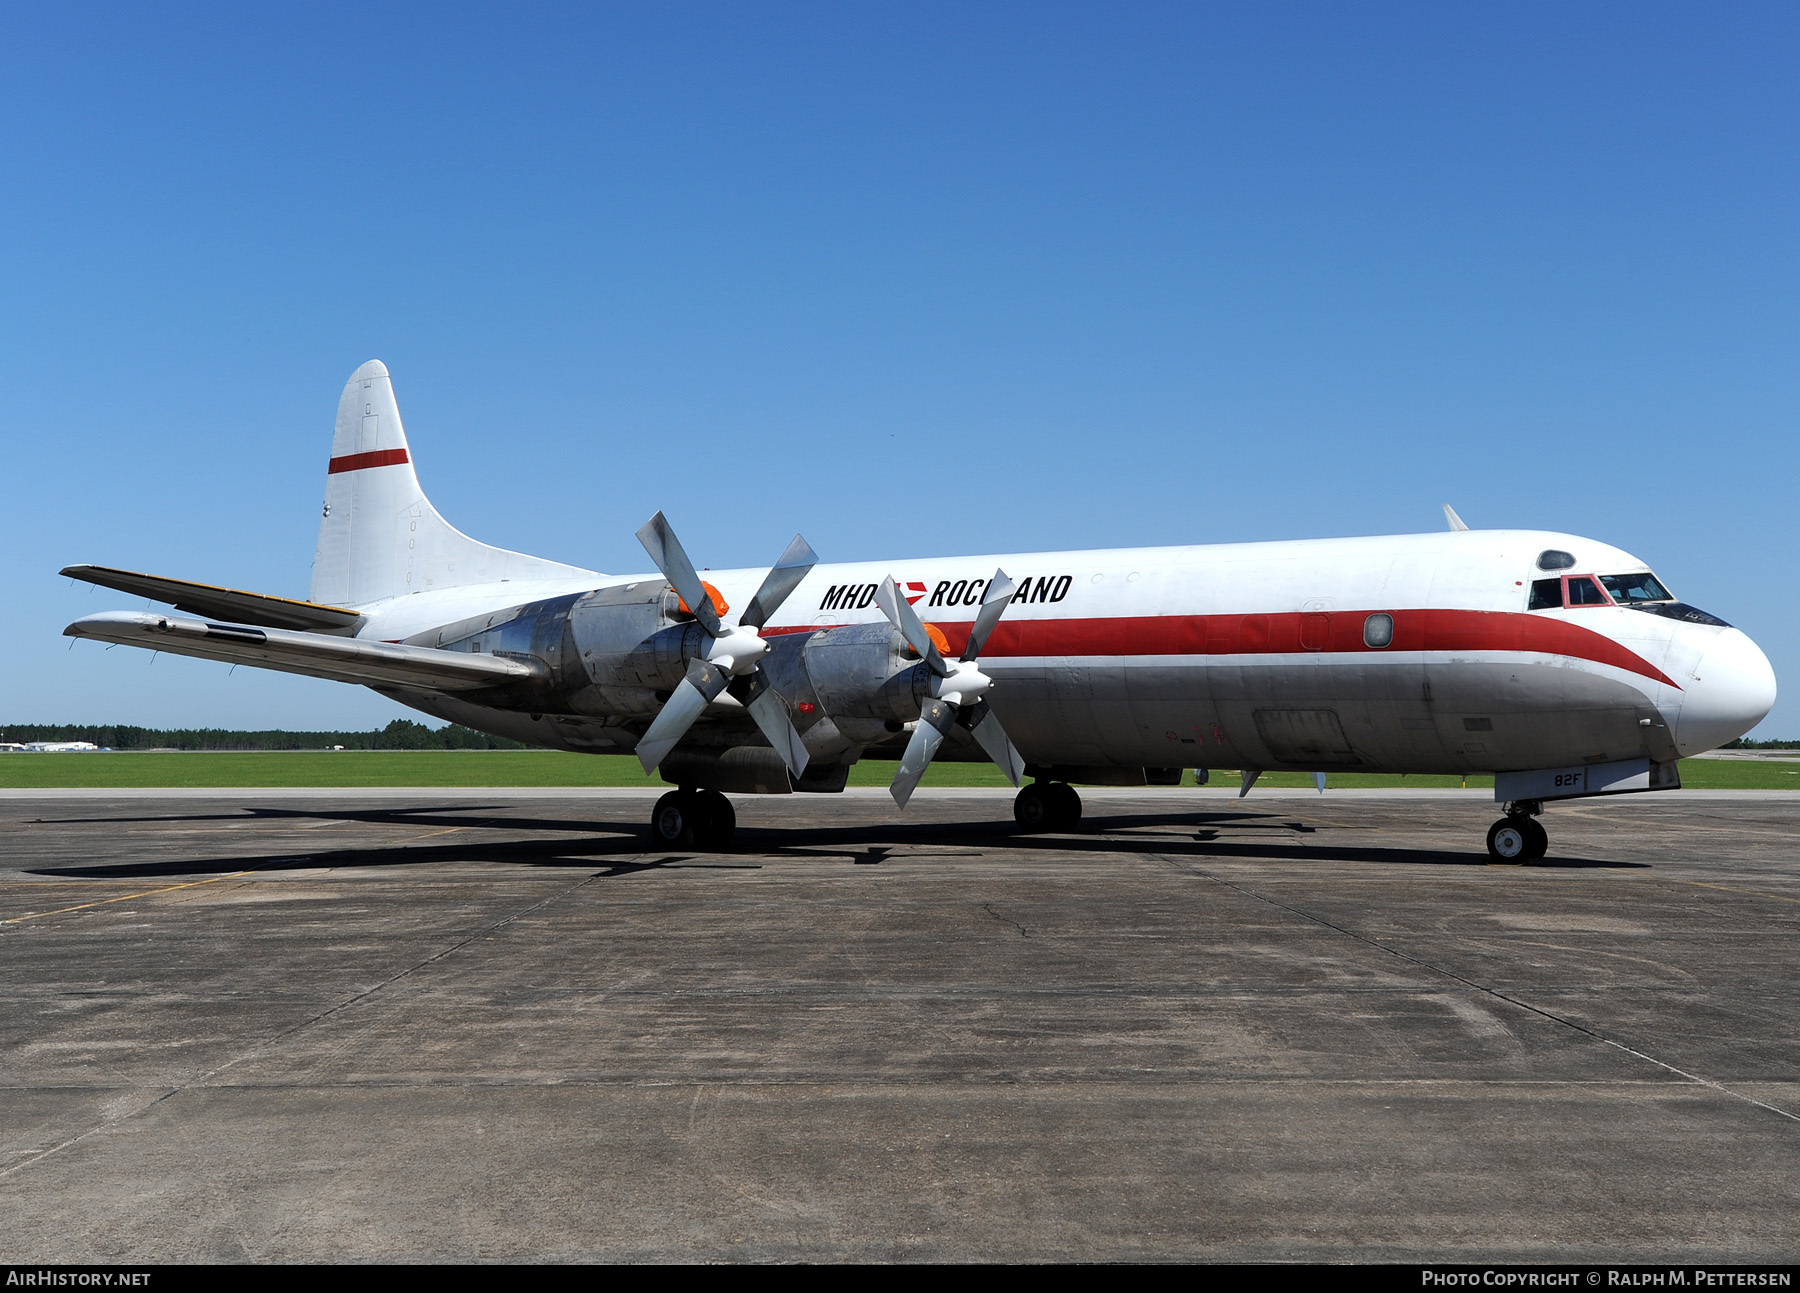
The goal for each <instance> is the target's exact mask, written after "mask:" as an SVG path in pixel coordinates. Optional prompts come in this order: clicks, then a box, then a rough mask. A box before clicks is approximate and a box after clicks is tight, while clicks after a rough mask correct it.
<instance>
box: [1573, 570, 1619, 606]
mask: <svg viewBox="0 0 1800 1293" xmlns="http://www.w3.org/2000/svg"><path fill="white" fill-rule="evenodd" d="M1568 583H1569V605H1570V606H1610V605H1611V604H1612V603H1611V602H1609V601H1607V600H1606V594H1605V593H1603V592H1601V591H1600V585H1599V584H1597V583H1595V582H1594V577H1593V576H1592V575H1570V576H1569V581H1568Z"/></svg>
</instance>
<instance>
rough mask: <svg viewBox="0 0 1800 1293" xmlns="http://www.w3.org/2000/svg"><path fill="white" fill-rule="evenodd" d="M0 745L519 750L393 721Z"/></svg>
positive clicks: (44, 732)
mask: <svg viewBox="0 0 1800 1293" xmlns="http://www.w3.org/2000/svg"><path fill="white" fill-rule="evenodd" d="M0 741H13V742H18V743H19V744H24V743H25V742H27V741H92V742H93V743H94V744H95V745H98V746H101V747H102V748H104V749H109V750H329V749H330V748H331V747H332V746H334V745H341V746H343V747H344V748H345V749H346V750H523V749H525V748H526V746H525V745H524V744H523V743H522V742H520V741H509V740H507V739H506V738H505V737H501V736H489V735H488V734H487V733H486V732H477V731H476V730H475V729H474V728H472V727H464V726H462V725H461V724H460V723H452V724H450V725H449V726H448V727H440V728H436V729H433V728H429V727H426V726H425V724H423V723H415V722H412V721H411V720H410V719H404V718H396V719H395V720H394V721H393V722H391V723H389V724H388V725H387V726H386V727H383V728H378V729H376V730H375V731H372V732H287V731H279V730H276V731H267V732H234V731H229V730H227V729H225V728H219V727H179V728H160V727H129V726H126V725H124V724H113V725H111V726H106V725H101V726H88V725H83V724H79V723H61V724H57V723H13V724H8V725H6V726H4V727H0Z"/></svg>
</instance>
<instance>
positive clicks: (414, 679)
mask: <svg viewBox="0 0 1800 1293" xmlns="http://www.w3.org/2000/svg"><path fill="white" fill-rule="evenodd" d="M63 636H64V637H72V638H93V639H96V640H97V641H101V642H117V643H120V644H122V645H124V646H135V647H144V648H146V649H148V650H151V651H168V652H171V653H172V654H175V655H191V656H198V657H199V658H200V659H202V660H222V661H225V662H227V663H230V664H245V665H252V666H255V667H256V668H258V669H279V670H281V671H282V672H284V673H302V674H307V675H309V676H310V677H314V678H329V679H331V680H332V681H334V682H350V683H360V684H363V685H364V686H370V687H412V688H422V689H424V690H427V691H473V690H477V689H479V688H482V687H499V686H506V685H508V684H511V685H519V684H529V683H534V682H541V681H547V680H548V679H549V676H550V670H549V668H548V667H547V666H546V665H545V664H544V662H543V661H541V660H536V659H532V658H530V657H521V656H497V655H478V654H474V653H471V652H467V651H443V650H440V649H439V648H437V647H416V646H401V645H399V644H398V643H393V642H361V641H357V640H356V639H354V638H341V637H327V636H324V635H322V634H319V633H295V632H290V631H288V630H285V629H274V628H251V627H247V626H245V625H241V624H214V623H211V622H209V621H206V620H192V619H187V618H184V617H182V616H178V615H156V614H151V613H148V612H143V611H106V612H103V613H101V614H99V615H90V616H88V617H87V618H85V619H79V620H76V621H75V622H74V623H73V624H71V625H69V627H68V628H66V629H64V630H63Z"/></svg>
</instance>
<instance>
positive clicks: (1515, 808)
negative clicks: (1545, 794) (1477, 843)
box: [1487, 799, 1550, 862]
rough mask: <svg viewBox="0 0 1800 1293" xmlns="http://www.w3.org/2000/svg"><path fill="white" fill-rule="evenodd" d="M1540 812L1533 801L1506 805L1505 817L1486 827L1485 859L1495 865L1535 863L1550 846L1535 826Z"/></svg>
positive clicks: (1541, 806)
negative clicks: (1487, 857) (1486, 853)
mask: <svg viewBox="0 0 1800 1293" xmlns="http://www.w3.org/2000/svg"><path fill="white" fill-rule="evenodd" d="M1543 811H1544V806H1543V804H1541V803H1539V802H1538V801H1537V800H1535V799H1527V800H1522V801H1521V802H1519V803H1515V804H1508V805H1507V806H1506V816H1504V817H1502V818H1501V819H1500V820H1499V821H1497V822H1495V823H1494V824H1493V825H1492V826H1490V827H1488V833H1487V847H1488V856H1489V857H1491V858H1493V859H1494V860H1495V861H1497V862H1535V861H1537V860H1538V859H1539V858H1541V857H1543V856H1544V852H1545V850H1547V849H1548V848H1549V847H1550V836H1549V835H1548V834H1546V833H1545V831H1544V828H1543V827H1542V826H1540V825H1539V824H1538V820H1537V815H1538V814H1539V813H1541V812H1543Z"/></svg>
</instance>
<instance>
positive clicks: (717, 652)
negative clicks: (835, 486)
mask: <svg viewBox="0 0 1800 1293" xmlns="http://www.w3.org/2000/svg"><path fill="white" fill-rule="evenodd" d="M637 537H638V542H639V543H642V544H643V545H644V551H646V552H648V553H649V554H650V560H652V561H654V562H655V563H656V568H657V569H658V570H660V571H662V573H663V578H665V579H667V580H668V581H669V584H670V585H671V586H672V587H673V588H674V589H675V592H676V595H677V596H679V597H680V598H681V601H682V604H683V605H684V606H686V607H687V609H688V610H689V611H691V612H692V613H693V616H694V619H695V620H696V621H698V622H699V625H700V627H701V628H702V629H703V630H704V631H705V633H706V643H705V647H704V649H703V650H702V651H701V653H700V656H699V657H698V658H696V659H694V660H691V661H689V662H688V669H687V676H686V677H685V678H683V679H682V680H681V682H680V683H679V684H677V685H676V687H675V690H674V691H673V692H672V693H671V694H670V696H669V699H668V701H667V702H666V703H665V704H664V705H663V707H662V709H661V710H660V711H659V712H658V713H657V715H656V719H655V721H653V722H652V723H651V724H650V730H649V731H647V732H645V733H644V735H643V738H642V739H641V740H640V741H638V746H637V755H638V761H639V762H640V763H642V764H643V765H644V774H645V775H646V776H648V775H649V774H650V773H652V772H654V771H656V767H657V765H658V764H659V763H661V762H662V761H663V757H664V756H665V755H667V754H668V752H669V751H670V750H672V749H674V748H675V746H676V744H677V743H678V742H679V741H680V740H681V738H682V737H683V736H685V735H687V730H688V728H690V727H692V726H693V725H694V720H695V719H697V718H699V717H700V715H701V714H702V713H703V712H705V710H706V707H707V706H708V705H710V704H712V702H713V701H715V700H717V699H718V698H719V696H720V695H721V694H722V693H723V692H725V691H727V690H729V691H730V692H731V694H732V695H733V696H735V697H737V699H738V700H739V701H741V702H743V705H744V708H745V709H747V710H749V711H750V717H751V718H753V719H755V720H756V725H757V727H759V728H761V729H762V734H763V735H764V736H765V737H767V738H768V740H769V744H770V745H772V746H774V747H775V752H776V753H777V754H779V755H781V759H782V762H784V763H786V764H787V766H788V771H789V772H791V773H793V775H794V776H796V777H798V776H799V775H800V774H801V773H802V772H804V771H806V758H807V756H806V747H805V746H804V745H803V744H801V741H800V733H799V732H798V731H797V730H796V729H795V727H794V724H793V721H792V720H791V719H790V718H789V717H788V709H787V702H786V701H785V700H783V699H782V697H781V693H780V692H778V691H776V690H775V688H774V687H773V686H771V685H770V683H769V680H768V678H767V677H766V676H765V675H764V673H763V671H762V669H761V667H760V666H759V665H758V664H757V661H759V660H761V659H762V658H763V656H765V655H766V654H768V651H769V644H768V642H767V641H765V640H764V639H763V637H762V633H761V630H762V628H763V626H764V625H766V624H768V622H769V620H770V619H772V618H773V617H774V615H775V612H776V611H777V610H778V609H780V607H781V603H782V602H784V601H786V600H787V596H788V594H789V593H791V592H793V591H794V589H796V588H798V587H799V586H800V581H801V580H802V579H805V578H806V573H807V571H809V570H811V569H812V568H813V567H814V566H815V565H817V564H818V561H819V557H818V554H817V553H815V552H814V551H813V550H812V548H811V547H810V546H809V545H808V544H807V542H806V540H805V539H803V538H801V537H800V536H799V535H797V534H796V535H795V536H794V541H793V542H792V543H790V544H788V546H787V550H786V551H785V552H783V553H782V554H781V556H780V557H779V558H777V559H776V562H775V564H774V565H773V566H771V567H770V568H769V573H768V574H767V575H764V576H763V581H762V586H761V587H759V588H758V589H757V590H756V595H755V596H754V597H752V598H751V599H750V605H749V606H747V607H745V608H744V611H743V613H742V614H740V615H739V616H738V620H737V623H736V624H735V625H733V626H731V627H729V628H727V627H726V626H725V624H724V622H723V621H721V620H720V618H719V609H718V608H717V607H716V606H715V605H714V603H713V599H712V594H711V592H710V591H709V590H708V589H707V587H706V585H705V584H703V583H701V582H700V575H699V573H698V572H697V571H695V569H694V563H693V562H692V561H689V560H688V555H687V552H686V550H685V549H683V548H682V546H681V540H679V539H677V538H676V537H675V531H674V529H673V528H672V527H671V526H670V525H669V522H668V518H667V517H665V516H664V515H663V514H662V513H661V512H658V513H657V514H656V515H655V516H653V517H651V518H650V519H649V521H647V522H646V523H645V524H644V528H643V529H641V530H639V531H638V532H637Z"/></svg>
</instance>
